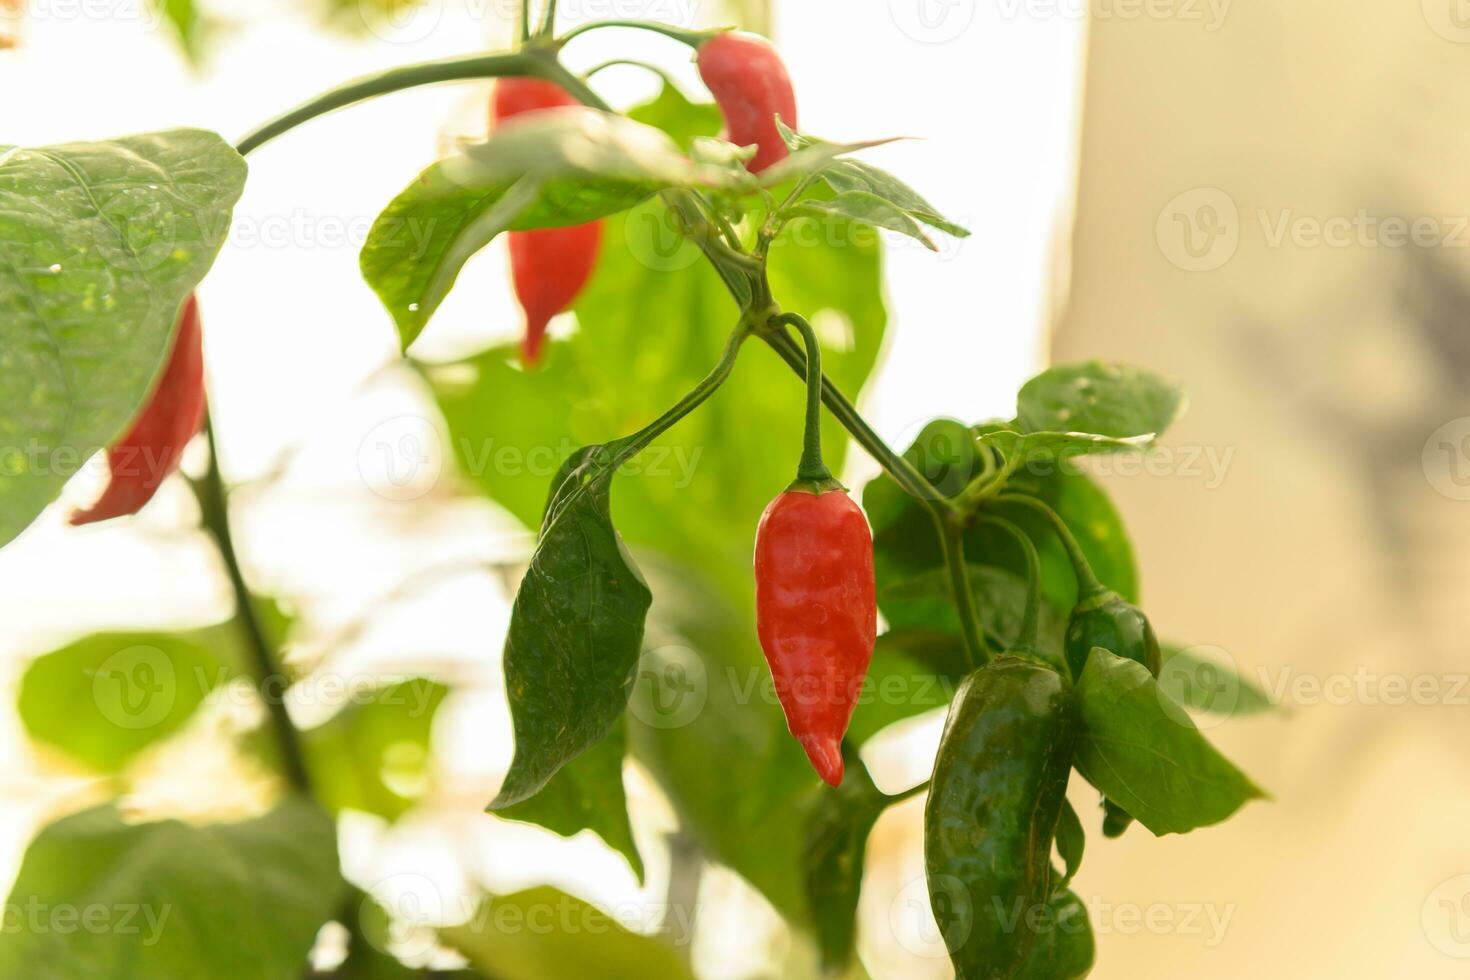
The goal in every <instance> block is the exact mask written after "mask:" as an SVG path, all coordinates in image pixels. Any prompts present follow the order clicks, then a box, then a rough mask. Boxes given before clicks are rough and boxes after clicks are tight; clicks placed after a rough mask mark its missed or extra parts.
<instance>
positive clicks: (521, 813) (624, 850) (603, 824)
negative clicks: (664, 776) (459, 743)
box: [498, 718, 643, 882]
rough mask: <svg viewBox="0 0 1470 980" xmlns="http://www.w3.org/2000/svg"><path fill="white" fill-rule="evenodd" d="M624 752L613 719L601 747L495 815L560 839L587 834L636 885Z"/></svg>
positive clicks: (623, 731) (622, 729)
mask: <svg viewBox="0 0 1470 980" xmlns="http://www.w3.org/2000/svg"><path fill="white" fill-rule="evenodd" d="M627 746H628V733H627V728H626V726H625V725H624V724H623V720H622V719H621V718H619V719H618V721H617V723H616V724H614V725H613V727H612V730H611V731H609V732H608V733H607V735H606V736H604V737H603V739H602V740H601V741H599V742H597V743H596V744H594V745H593V746H592V747H591V748H589V749H587V751H585V752H583V753H582V754H581V755H579V756H577V757H576V758H575V759H573V760H572V761H571V762H569V763H567V764H566V765H564V766H562V767H561V769H559V770H558V771H557V773H556V775H555V776H552V777H551V780H550V781H549V782H547V784H546V785H545V786H543V787H541V791H540V792H539V793H537V794H536V795H535V796H532V797H531V798H530V799H526V800H522V801H521V802H519V803H516V804H513V805H511V806H508V807H504V808H502V809H500V810H499V811H498V815H499V816H502V817H505V818H506V819H508V820H520V821H524V822H525V823H534V824H537V825H539V826H542V827H545V828H546V829H548V830H551V831H554V832H555V833H558V834H561V835H562V836H563V837H571V836H573V835H575V834H578V833H581V832H582V831H584V830H590V831H592V832H593V833H595V834H597V836H599V837H601V838H602V840H603V842H604V843H606V844H607V845H608V846H609V847H611V848H612V849H613V850H615V851H617V852H618V853H619V854H622V855H623V856H624V857H626V858H627V859H628V864H629V865H631V866H632V868H633V873H634V874H636V875H637V876H638V880H639V881H640V882H642V881H643V858H642V856H641V855H639V853H638V845H637V844H636V843H634V841H633V828H632V825H631V824H629V822H628V801H627V797H626V796H625V795H624V793H623V754H624V752H625V751H626V749H627Z"/></svg>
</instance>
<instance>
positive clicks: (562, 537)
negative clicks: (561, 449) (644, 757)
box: [490, 445, 653, 810]
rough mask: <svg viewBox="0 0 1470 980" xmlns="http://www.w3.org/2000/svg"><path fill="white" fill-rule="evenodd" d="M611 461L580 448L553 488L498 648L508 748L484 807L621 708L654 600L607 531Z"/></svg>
mask: <svg viewBox="0 0 1470 980" xmlns="http://www.w3.org/2000/svg"><path fill="white" fill-rule="evenodd" d="M611 455H612V454H611V453H610V452H609V449H608V447H606V446H600V445H594V446H585V447H583V448H582V449H580V450H578V451H577V452H576V453H574V454H573V455H572V456H571V458H569V459H568V460H567V461H566V463H564V464H563V465H562V468H561V471H560V472H559V473H558V474H557V476H556V478H555V479H554V480H553V484H552V485H553V487H554V489H553V491H552V494H551V499H550V500H549V501H548V502H547V505H546V518H545V521H544V522H543V524H542V526H541V538H540V541H539V542H538V543H537V545H536V553H535V554H534V555H533V556H532V557H531V566H530V568H528V569H527V570H526V576H525V578H524V579H522V580H521V586H520V589H519V590H518V591H517V592H516V599H515V604H514V606H513V607H512V609H511V619H510V632H509V634H508V635H507V636H506V640H505V687H506V693H507V695H508V697H509V699H510V713H511V719H512V721H513V723H514V726H515V740H516V748H515V757H514V759H512V761H511V766H510V771H509V772H508V773H506V776H505V782H504V783H503V784H502V785H501V788H500V794H499V795H498V796H496V797H495V799H494V800H493V801H492V802H491V803H490V808H491V809H494V810H499V809H502V808H504V807H508V806H510V805H511V804H513V803H519V802H520V801H522V800H524V799H527V798H528V797H530V796H532V795H533V794H535V793H536V792H537V791H538V790H539V789H541V787H542V786H544V785H545V784H546V781H547V780H549V779H550V778H551V777H552V776H553V775H554V774H555V773H556V771H557V770H558V769H560V768H561V767H562V766H564V765H566V763H568V762H570V761H571V760H572V759H574V758H576V757H577V756H578V755H580V754H581V753H582V752H583V751H585V750H586V749H588V748H590V747H591V746H592V745H594V744H595V743H596V742H598V741H599V740H600V739H602V738H603V737H604V736H605V735H606V734H607V733H608V731H609V730H610V729H611V728H612V726H613V724H614V723H615V722H616V721H617V720H618V718H619V717H620V716H621V715H622V713H623V708H624V707H625V706H626V705H627V703H628V692H629V690H630V688H631V687H632V684H633V671H634V669H635V668H636V667H637V665H638V655H639V653H640V652H641V650H642V644H643V619H644V616H645V615H646V614H647V613H648V607H649V604H650V603H651V602H652V599H653V597H652V594H651V593H650V592H649V591H648V586H647V585H646V584H645V583H644V581H643V576H642V575H641V574H640V573H639V571H638V568H637V566H636V565H634V564H633V558H632V556H631V555H630V554H628V551H627V549H626V548H625V547H624V546H623V542H622V540H621V539H620V538H619V536H618V532H617V530H616V529H614V527H613V523H612V514H611V512H610V509H609V499H608V497H609V488H610V487H611V484H612V478H613V473H614V470H613V468H612V466H611V464H610V460H609V457H610V456H611Z"/></svg>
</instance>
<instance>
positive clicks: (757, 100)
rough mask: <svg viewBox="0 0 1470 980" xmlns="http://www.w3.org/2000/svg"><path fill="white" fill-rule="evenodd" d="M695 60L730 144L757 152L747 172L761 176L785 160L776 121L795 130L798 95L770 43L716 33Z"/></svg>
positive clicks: (750, 35)
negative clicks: (718, 108) (717, 108)
mask: <svg viewBox="0 0 1470 980" xmlns="http://www.w3.org/2000/svg"><path fill="white" fill-rule="evenodd" d="M696 61H697V62H698V63H699V77H700V78H702V79H704V84H705V86H706V87H707V88H708V89H709V90H710V94H711V95H713V96H714V97H715V101H716V102H717V103H719V106H720V111H721V112H722V113H724V116H725V131H726V133H727V135H728V138H729V140H730V142H732V143H735V144H737V145H739V146H749V145H751V144H752V143H754V144H755V145H756V147H757V149H756V154H755V156H754V158H752V159H751V160H750V161H749V162H748V163H747V164H746V167H748V168H749V169H750V171H751V172H752V173H760V172H761V171H762V170H764V169H766V168H767V167H769V166H770V165H771V164H773V163H776V162H777V161H779V160H784V159H786V154H787V150H786V143H785V141H783V140H782V139H781V133H780V131H779V130H777V129H776V117H777V116H780V117H781V121H782V122H784V123H785V124H786V125H787V126H789V127H791V128H792V129H795V128H796V93H795V92H794V91H792V88H791V77H790V76H789V75H787V74H786V66H785V65H784V64H782V62H781V56H780V55H778V54H777V53H776V49H775V48H773V47H771V45H770V42H768V41H767V40H766V39H765V38H763V37H759V36H757V35H754V34H741V33H736V32H734V31H730V32H727V33H725V34H717V35H715V36H714V37H712V38H710V39H709V40H708V41H706V42H704V43H703V44H701V45H700V46H699V53H698V56H697V57H696Z"/></svg>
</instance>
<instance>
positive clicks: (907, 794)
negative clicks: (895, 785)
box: [883, 779, 929, 806]
mask: <svg viewBox="0 0 1470 980" xmlns="http://www.w3.org/2000/svg"><path fill="white" fill-rule="evenodd" d="M927 792H929V780H927V779H926V780H924V781H923V782H922V783H920V784H919V785H917V786H915V787H913V788H911V789H906V790H904V791H903V792H902V793H894V794H892V795H891V796H886V797H884V798H883V802H885V803H887V804H888V805H889V806H897V805H898V804H900V803H902V802H904V801H905V800H911V799H913V798H914V797H916V796H919V795H921V794H923V793H927Z"/></svg>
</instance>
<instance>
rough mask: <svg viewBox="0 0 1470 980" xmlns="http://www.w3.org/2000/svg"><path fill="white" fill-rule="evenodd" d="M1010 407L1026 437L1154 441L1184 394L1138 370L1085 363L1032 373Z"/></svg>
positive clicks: (1174, 415) (1175, 414)
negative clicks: (1080, 436)
mask: <svg viewBox="0 0 1470 980" xmlns="http://www.w3.org/2000/svg"><path fill="white" fill-rule="evenodd" d="M1016 408H1017V415H1018V420H1019V422H1020V425H1021V429H1022V430H1023V431H1026V432H1081V433H1092V434H1095V435H1100V436H1109V437H1112V438H1115V439H1131V438H1138V437H1143V438H1147V439H1154V438H1157V437H1158V436H1159V435H1161V434H1162V433H1163V432H1164V430H1165V429H1167V428H1168V427H1169V426H1170V425H1172V424H1173V422H1174V420H1175V419H1176V418H1178V417H1179V413H1180V412H1181V411H1182V410H1183V408H1184V393H1183V391H1182V390H1181V389H1180V387H1179V386H1178V385H1177V384H1175V383H1174V382H1172V381H1168V380H1166V379H1164V378H1161V377H1159V376H1158V375H1156V374H1153V373H1151V372H1148V371H1145V370H1143V369H1141V368H1136V367H1132V366H1131V365H1127V364H1105V363H1103V362H1102V361H1088V362H1086V363H1084V364H1069V365H1065V366H1062V367H1054V368H1052V369H1051V370H1049V371H1045V372H1043V373H1041V374H1038V375H1037V376H1036V377H1034V378H1032V379H1031V380H1030V381H1028V382H1026V384H1025V385H1023V386H1022V388H1021V393H1020V395H1018V396H1017V399H1016Z"/></svg>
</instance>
